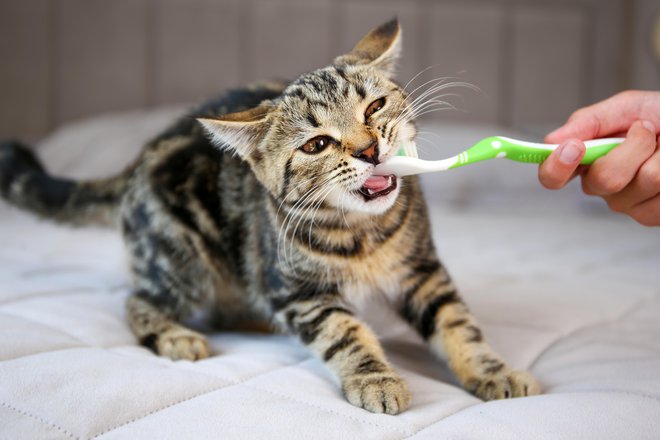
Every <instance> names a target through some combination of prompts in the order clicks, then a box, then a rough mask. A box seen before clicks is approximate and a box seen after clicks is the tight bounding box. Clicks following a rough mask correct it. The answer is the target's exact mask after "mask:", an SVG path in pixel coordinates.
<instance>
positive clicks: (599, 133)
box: [539, 91, 660, 226]
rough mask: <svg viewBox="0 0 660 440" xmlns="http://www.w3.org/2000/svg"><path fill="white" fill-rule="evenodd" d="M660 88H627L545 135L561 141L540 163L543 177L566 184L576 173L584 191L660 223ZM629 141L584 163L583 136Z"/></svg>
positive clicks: (618, 209)
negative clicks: (656, 89) (647, 89)
mask: <svg viewBox="0 0 660 440" xmlns="http://www.w3.org/2000/svg"><path fill="white" fill-rule="evenodd" d="M659 129H660V92H642V91H627V92H622V93H619V94H617V95H614V96H613V97H611V98H608V99H606V100H605V101H601V102H599V103H596V104H594V105H591V106H589V107H584V108H582V109H580V110H578V111H576V112H575V113H573V114H572V115H571V117H570V118H569V119H568V121H567V122H566V124H564V125H563V126H562V127H560V128H558V129H557V130H555V131H553V132H552V133H550V134H549V135H548V136H546V138H545V142H547V143H555V144H557V143H558V144H560V145H559V147H558V148H557V150H556V151H554V152H553V153H552V154H551V155H550V156H549V157H548V159H546V161H545V162H544V163H543V164H541V166H540V167H539V180H540V181H541V184H542V185H543V186H545V187H546V188H549V189H559V188H562V187H563V186H564V185H566V183H567V182H568V181H569V180H571V179H572V178H573V177H575V176H576V175H580V177H581V179H582V190H583V191H584V193H585V194H589V195H595V196H600V197H602V198H603V199H605V201H606V202H607V204H608V206H609V207H610V209H612V210H613V211H616V212H622V213H625V214H627V215H629V216H630V217H632V218H633V219H635V220H636V221H637V222H639V223H641V224H643V225H646V226H660V137H659V136H658V132H659ZM624 134H625V137H626V139H625V141H624V142H623V143H622V144H621V145H620V146H618V147H617V148H615V149H614V150H612V151H610V152H609V153H608V154H607V155H606V156H603V157H601V158H600V159H598V160H596V162H594V163H593V164H592V165H590V166H581V165H579V163H580V160H581V159H582V157H583V156H584V153H585V146H584V144H583V143H582V140H587V139H598V138H602V137H616V136H622V135H624Z"/></svg>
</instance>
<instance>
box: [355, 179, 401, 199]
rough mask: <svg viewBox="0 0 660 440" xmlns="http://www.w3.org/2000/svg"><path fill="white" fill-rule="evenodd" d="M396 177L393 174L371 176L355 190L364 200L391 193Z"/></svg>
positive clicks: (395, 183) (394, 187)
mask: <svg viewBox="0 0 660 440" xmlns="http://www.w3.org/2000/svg"><path fill="white" fill-rule="evenodd" d="M396 185H397V179H396V177H395V176H393V175H390V176H371V177H369V178H368V179H367V180H365V182H364V184H363V185H362V186H361V187H360V189H358V190H357V192H358V193H360V194H361V195H362V197H364V200H365V201H367V202H368V201H369V200H373V199H377V198H378V197H383V196H386V195H388V194H389V193H391V192H392V191H394V190H395V189H396Z"/></svg>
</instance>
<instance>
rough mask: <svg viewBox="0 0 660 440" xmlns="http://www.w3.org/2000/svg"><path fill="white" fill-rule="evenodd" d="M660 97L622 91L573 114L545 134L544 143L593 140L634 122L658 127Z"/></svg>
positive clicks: (626, 128) (610, 134) (659, 125)
mask: <svg viewBox="0 0 660 440" xmlns="http://www.w3.org/2000/svg"><path fill="white" fill-rule="evenodd" d="M659 101H660V93H651V92H641V91H626V92H622V93H619V94H617V95H614V96H612V97H611V98H608V99H606V100H604V101H600V102H598V103H596V104H593V105H590V106H588V107H584V108H581V109H579V110H578V111H576V112H575V113H573V114H572V115H571V116H570V118H569V119H568V121H567V122H566V124H564V125H563V126H562V127H559V128H558V129H557V130H555V131H553V132H552V133H550V134H548V135H547V136H546V138H545V142H547V143H559V142H561V141H563V140H566V139H568V138H571V137H577V138H579V139H583V140H587V139H597V138H601V137H606V136H614V135H615V134H616V133H620V132H625V131H626V130H628V128H629V127H630V126H631V124H632V123H633V122H635V121H636V120H638V119H649V120H651V121H652V122H653V123H654V124H655V125H656V126H657V127H660V114H658V112H657V106H658V105H659Z"/></svg>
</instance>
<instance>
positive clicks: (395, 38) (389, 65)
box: [334, 18, 401, 77]
mask: <svg viewBox="0 0 660 440" xmlns="http://www.w3.org/2000/svg"><path fill="white" fill-rule="evenodd" d="M400 52H401V27H400V26H399V21H398V20H397V19H396V18H393V19H392V20H390V21H388V22H387V23H385V24H382V25H380V26H378V27H377V28H375V29H373V30H372V31H371V32H369V33H368V34H367V36H366V37H364V38H363V39H362V40H360V41H359V42H358V44H356V45H355V47H354V48H353V49H352V50H351V51H350V52H349V53H347V54H346V55H342V56H340V57H338V58H336V59H335V62H334V64H335V65H337V66H342V65H351V64H353V65H370V66H373V67H376V68H378V69H380V70H382V71H383V72H385V74H386V75H387V76H388V77H392V76H394V73H395V68H396V62H397V60H398V59H399V54H400Z"/></svg>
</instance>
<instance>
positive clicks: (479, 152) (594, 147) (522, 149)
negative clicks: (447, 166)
mask: <svg viewBox="0 0 660 440" xmlns="http://www.w3.org/2000/svg"><path fill="white" fill-rule="evenodd" d="M623 140H624V139H623V138H607V139H594V140H591V141H586V142H585V143H584V144H585V146H586V147H587V151H586V153H585V155H584V157H583V158H582V160H581V161H580V163H581V164H583V165H588V164H591V163H593V162H594V161H595V160H596V159H598V158H599V157H602V156H604V155H606V154H607V153H609V152H610V151H611V150H612V149H614V148H615V147H617V146H619V145H621V143H622V142H623ZM557 147H558V145H552V144H539V143H535V142H525V141H519V140H517V139H511V138H507V137H504V136H493V137H489V138H486V139H483V140H481V141H479V142H478V143H477V144H475V145H474V146H473V147H471V148H469V149H467V150H466V151H465V152H463V153H461V154H460V155H459V156H458V160H457V162H456V164H455V165H454V166H452V168H455V167H459V166H463V165H467V164H469V163H474V162H480V161H482V160H487V159H496V158H506V159H510V160H515V161H516V162H525V163H537V164H538V163H543V161H545V160H546V159H547V158H548V156H550V154H551V153H552V152H553V151H554V150H555V149H556V148H557Z"/></svg>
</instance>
